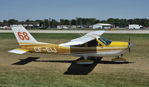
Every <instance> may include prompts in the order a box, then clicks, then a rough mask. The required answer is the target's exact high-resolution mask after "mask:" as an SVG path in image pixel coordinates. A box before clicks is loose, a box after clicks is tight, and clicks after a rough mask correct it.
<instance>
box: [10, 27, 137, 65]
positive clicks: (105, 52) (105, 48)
mask: <svg viewBox="0 0 149 87" xmlns="http://www.w3.org/2000/svg"><path fill="white" fill-rule="evenodd" d="M11 29H12V30H13V32H14V35H15V37H16V39H17V41H18V44H19V46H20V48H16V49H13V50H10V51H8V52H11V53H16V54H24V53H27V52H31V53H48V54H64V55H73V56H78V57H80V58H82V60H79V61H77V63H78V64H92V63H93V61H92V59H102V58H103V57H106V56H115V58H114V59H113V60H112V61H115V62H125V61H126V59H125V58H121V56H122V55H123V54H124V53H125V52H126V51H127V50H128V49H130V46H133V45H134V44H132V43H130V42H120V41H112V40H108V39H106V38H103V37H101V35H102V34H103V33H104V32H105V31H94V32H90V33H87V34H85V35H84V36H82V37H79V38H76V39H73V40H71V41H69V42H66V43H61V44H52V43H45V42H38V41H37V40H36V39H35V38H34V37H33V36H32V35H31V34H30V33H29V32H28V31H27V30H26V29H25V28H24V27H23V26H22V25H13V26H11Z"/></svg>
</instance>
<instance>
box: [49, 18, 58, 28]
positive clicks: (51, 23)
mask: <svg viewBox="0 0 149 87" xmlns="http://www.w3.org/2000/svg"><path fill="white" fill-rule="evenodd" d="M58 24H59V23H58V22H57V21H56V20H55V19H52V20H51V22H50V25H51V27H52V28H56V27H57V25H58Z"/></svg>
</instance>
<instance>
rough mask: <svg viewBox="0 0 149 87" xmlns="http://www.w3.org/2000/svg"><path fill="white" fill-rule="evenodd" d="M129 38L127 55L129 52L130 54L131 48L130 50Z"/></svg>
mask: <svg viewBox="0 0 149 87" xmlns="http://www.w3.org/2000/svg"><path fill="white" fill-rule="evenodd" d="M130 44H131V43H130V36H129V42H128V51H129V55H130V52H131V48H130Z"/></svg>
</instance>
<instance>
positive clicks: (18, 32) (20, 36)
mask: <svg viewBox="0 0 149 87" xmlns="http://www.w3.org/2000/svg"><path fill="white" fill-rule="evenodd" d="M11 29H12V30H13V32H14V34H15V37H16V39H17V41H18V43H19V44H26V43H38V41H36V39H35V38H34V37H33V36H32V35H31V34H30V33H29V32H28V31H27V30H26V29H25V28H24V27H23V26H22V25H13V26H11Z"/></svg>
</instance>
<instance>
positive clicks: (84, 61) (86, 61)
mask: <svg viewBox="0 0 149 87" xmlns="http://www.w3.org/2000/svg"><path fill="white" fill-rule="evenodd" d="M101 59H102V57H86V56H85V57H80V60H78V61H76V63H77V64H86V65H89V64H93V63H94V62H95V61H100V60H101Z"/></svg>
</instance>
